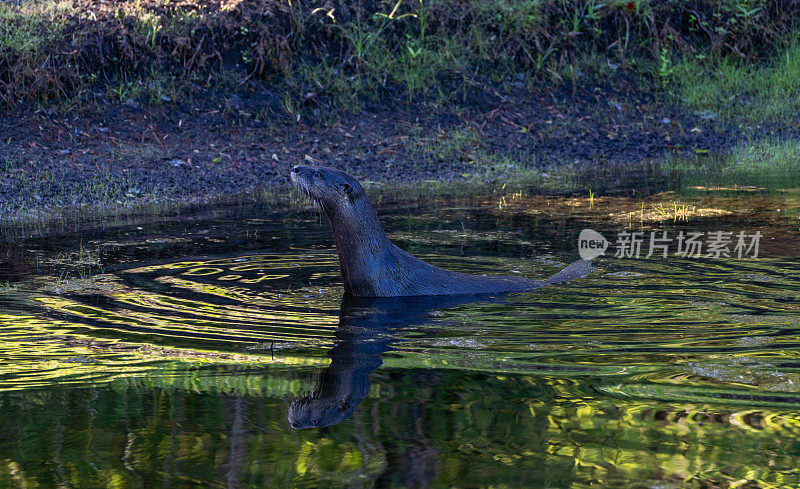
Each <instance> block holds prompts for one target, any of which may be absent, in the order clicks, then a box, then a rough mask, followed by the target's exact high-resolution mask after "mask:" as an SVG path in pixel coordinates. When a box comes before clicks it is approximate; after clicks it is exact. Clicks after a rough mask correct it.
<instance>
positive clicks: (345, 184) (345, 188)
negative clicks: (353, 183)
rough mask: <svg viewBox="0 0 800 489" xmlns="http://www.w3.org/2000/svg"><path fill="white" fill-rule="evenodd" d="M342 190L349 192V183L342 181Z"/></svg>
mask: <svg viewBox="0 0 800 489" xmlns="http://www.w3.org/2000/svg"><path fill="white" fill-rule="evenodd" d="M342 190H343V191H345V192H349V191H350V185H349V184H347V183H343V184H342Z"/></svg>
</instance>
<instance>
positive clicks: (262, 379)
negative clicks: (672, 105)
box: [0, 199, 800, 487]
mask: <svg viewBox="0 0 800 489" xmlns="http://www.w3.org/2000/svg"><path fill="white" fill-rule="evenodd" d="M547 202H550V201H544V200H531V201H525V200H524V199H523V200H520V201H517V202H507V201H503V202H501V203H502V206H498V205H493V206H485V205H478V204H475V205H473V206H470V205H466V204H464V203H459V204H458V205H456V204H453V205H450V206H449V207H448V206H446V205H440V206H439V207H437V208H435V209H423V210H422V211H420V210H419V209H417V208H410V207H409V208H404V207H395V208H393V209H391V210H390V211H387V213H386V214H385V215H384V216H383V219H384V222H385V223H386V228H387V231H388V232H389V234H390V236H391V237H392V239H394V240H395V241H396V242H398V243H399V244H400V245H401V246H402V247H403V248H405V249H408V250H411V251H413V252H414V253H415V254H419V255H421V256H423V257H424V258H425V259H426V260H429V261H431V262H433V263H435V264H437V265H439V266H443V267H446V268H450V269H454V270H459V271H465V272H472V273H505V274H513V273H519V274H522V275H525V276H530V277H534V278H537V277H546V276H549V275H551V274H552V272H553V271H554V270H557V269H559V268H560V267H562V266H563V264H564V263H566V262H569V261H572V260H573V259H574V257H575V256H574V255H575V249H574V244H573V243H574V240H575V237H576V236H577V234H578V232H579V231H580V230H581V229H582V228H584V227H592V228H594V229H596V230H598V231H600V232H602V233H604V234H606V235H607V236H611V235H613V233H614V232H616V231H617V230H619V229H620V228H621V226H620V224H619V221H618V220H615V219H616V217H615V216H618V215H619V214H621V211H620V210H619V209H618V208H613V209H611V208H607V207H603V206H605V205H607V202H605V201H602V200H601V201H599V202H596V203H595V205H596V206H598V207H599V210H594V211H592V212H591V213H587V212H585V211H582V212H583V213H581V212H578V211H575V213H572V214H570V212H571V211H569V210H564V209H580V206H579V204H580V205H584V204H585V203H584V202H578V201H575V200H573V201H567V202H565V203H563V204H564V207H559V208H558V210H557V211H556V212H555V213H548V212H547V211H546V210H547V208H548V207H547V206H548V205H553V206H556V203H554V202H550V204H548V203H547ZM495 204H496V203H495ZM717 204H718V203H717ZM752 204H753V202H752V201H750V202H748V203H745V204H744V205H746V206H751V205H752ZM701 205H702V206H703V208H711V207H712V205H711V204H708V203H703V204H698V207H700V206H701ZM759 205H761V204H759ZM764 205H766V204H764ZM501 207H502V208H501ZM718 207H722V206H721V204H720V205H719V206H718ZM781 209H782V212H781V213H780V214H779V213H777V212H774V211H773V212H772V213H770V214H767V213H766V212H765V213H764V214H749V215H739V216H737V217H736V219H734V218H732V217H729V216H728V215H726V214H720V213H718V214H715V216H717V217H715V218H713V219H707V220H703V219H697V220H695V221H693V222H689V223H676V222H674V221H670V222H667V223H660V224H658V225H657V226H656V225H653V227H654V228H657V229H661V228H662V227H663V228H665V229H667V230H669V231H677V230H681V229H684V230H688V229H700V230H713V229H718V228H719V227H725V226H738V227H734V228H733V229H732V230H738V229H739V228H741V227H744V228H747V229H748V230H751V231H752V230H755V229H759V230H762V231H763V232H764V233H765V236H768V237H769V239H768V240H767V241H765V249H764V255H763V256H761V257H759V258H758V259H755V260H737V259H730V258H721V259H710V258H703V259H683V258H679V257H670V258H669V259H663V260H662V259H656V258H651V259H647V260H645V259H638V260H636V259H621V258H620V259H616V258H612V257H607V258H603V259H601V260H600V262H599V263H598V264H597V271H596V272H595V273H593V274H591V275H590V276H589V277H586V278H584V279H581V280H578V281H574V282H570V283H566V284H560V285H558V286H553V287H545V288H542V289H539V290H536V291H534V292H531V293H524V294H511V295H508V296H504V297H502V298H486V297H484V298H481V300H475V298H474V297H468V298H467V297H444V298H442V297H428V298H417V299H402V300H398V299H394V300H372V301H369V300H367V301H364V300H360V301H359V300H353V299H351V298H344V297H343V296H342V290H341V284H340V277H339V272H338V263H337V259H336V256H335V254H334V253H333V252H332V249H331V242H330V235H329V231H328V229H327V224H326V223H325V222H324V221H322V220H321V219H320V218H319V216H318V215H316V214H303V213H298V214H296V215H291V216H288V217H287V216H286V215H275V214H269V213H265V211H264V210H263V209H250V210H247V209H237V210H233V211H232V210H230V209H223V210H220V211H219V213H218V214H217V215H216V216H215V217H213V218H209V219H207V220H203V219H197V220H192V221H190V222H186V221H180V222H179V223H178V224H175V223H169V222H160V223H155V224H152V225H149V226H142V227H143V229H136V228H135V227H123V228H114V229H110V230H105V231H103V230H97V231H95V232H94V234H91V233H90V234H87V235H84V236H80V237H71V238H69V239H67V237H63V236H62V237H52V238H46V239H38V240H31V241H29V242H25V243H23V244H22V245H21V246H19V247H18V248H17V249H15V250H11V251H9V253H8V254H7V255H5V256H8V257H11V258H12V259H13V260H16V259H17V258H19V259H20V260H22V261H19V262H14V263H10V262H9V261H6V262H5V264H4V265H3V266H0V268H2V269H3V270H4V271H3V273H5V274H6V275H4V276H5V277H7V279H6V281H7V282H9V283H8V284H5V285H3V289H2V291H0V304H1V305H2V310H0V408H1V409H2V412H3V416H2V419H0V486H3V487H5V486H12V485H21V484H22V482H24V483H25V484H27V485H28V486H30V487H35V486H39V487H52V486H63V487H68V486H81V487H109V486H120V487H154V486H163V487H197V486H213V487H219V486H226V487H264V486H270V487H271V486H281V487H287V486H289V487H297V486H311V487H428V486H437V487H439V486H441V487H444V486H448V487H450V486H478V487H490V486H491V487H500V486H504V487H656V486H658V487H682V486H687V485H688V486H692V487H733V486H742V487H770V486H772V487H793V486H798V485H800V471H798V469H797V464H796V460H795V458H796V456H797V454H798V453H800V446H798V442H797V439H798V434H800V433H798V431H799V430H798V426H800V417H798V414H797V408H798V404H800V353H799V352H800V300H798V297H800V265H799V264H798V261H797V246H796V243H797V233H798V225H797V220H796V218H797V213H796V212H795V213H792V212H793V211H791V209H789V208H788V207H787V206H786V205H784V204H783V203H782V204H781ZM787 209H789V211H790V212H786V211H787ZM726 219H727V220H726ZM624 225H625V226H627V225H629V222H628V217H626V218H625V223H624ZM623 228H624V227H623ZM70 240H71V241H70ZM15 257H16V258H15ZM13 260H12V261H13ZM0 285H2V284H0ZM293 426H294V428H296V429H293ZM300 428H311V429H300ZM20 481H22V482H20Z"/></svg>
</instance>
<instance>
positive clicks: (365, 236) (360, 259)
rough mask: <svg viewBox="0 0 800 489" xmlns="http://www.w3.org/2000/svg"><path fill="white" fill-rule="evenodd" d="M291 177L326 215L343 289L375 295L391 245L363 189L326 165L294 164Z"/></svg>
mask: <svg viewBox="0 0 800 489" xmlns="http://www.w3.org/2000/svg"><path fill="white" fill-rule="evenodd" d="M291 178H292V183H294V185H295V187H297V188H299V189H300V190H302V191H303V192H304V193H305V194H306V195H308V196H309V197H311V198H312V199H314V201H315V202H317V203H318V204H319V205H320V206H321V207H322V210H323V211H325V214H326V215H327V216H328V220H329V221H330V223H331V230H332V231H333V238H334V241H336V249H337V252H338V253H339V266H340V268H341V270H342V278H343V279H344V289H345V291H346V292H349V293H352V294H354V295H376V291H377V290H378V288H379V287H378V285H377V281H380V280H382V279H383V278H382V277H383V275H382V274H381V271H382V270H384V269H385V268H386V267H385V263H384V261H385V260H386V254H387V252H391V250H392V248H391V243H389V239H388V238H387V237H386V233H384V232H383V228H382V227H381V223H380V222H379V221H378V214H377V213H376V212H375V209H373V208H372V205H371V204H370V203H369V199H368V198H367V194H366V192H364V188H363V187H361V184H359V183H358V182H357V181H356V180H355V179H354V178H353V177H351V176H350V175H348V174H347V173H344V172H341V171H338V170H333V169H330V168H318V167H313V166H295V167H294V168H292V173H291Z"/></svg>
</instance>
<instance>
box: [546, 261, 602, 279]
mask: <svg viewBox="0 0 800 489" xmlns="http://www.w3.org/2000/svg"><path fill="white" fill-rule="evenodd" d="M592 270H594V268H592V260H578V261H575V262H572V263H570V264H569V265H567V266H566V267H564V268H563V269H562V270H561V271H560V272H558V273H556V274H555V275H553V276H552V277H550V278H548V279H547V280H546V281H545V282H546V283H548V284H560V283H561V282H566V281H567V280H572V279H576V278H582V277H585V276H587V275H589V272H591V271H592Z"/></svg>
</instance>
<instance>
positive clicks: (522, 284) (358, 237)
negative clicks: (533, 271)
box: [291, 166, 591, 297]
mask: <svg viewBox="0 0 800 489" xmlns="http://www.w3.org/2000/svg"><path fill="white" fill-rule="evenodd" d="M291 179H292V182H293V183H294V185H295V186H296V187H297V188H299V189H300V190H301V191H302V192H303V193H305V194H306V195H308V196H309V197H310V198H311V199H313V200H314V201H315V202H317V203H318V204H319V205H320V206H321V207H322V210H323V211H324V212H325V214H326V215H327V216H328V220H329V221H330V223H331V229H332V230H333V237H334V240H335V242H336V249H337V251H338V253H339V266H340V268H341V272H342V279H343V280H344V288H345V292H348V293H350V294H353V295H355V296H358V297H403V296H418V295H454V294H491V293H503V292H519V291H525V290H532V289H536V288H538V287H542V286H544V285H548V284H552V283H557V282H561V281H564V280H569V279H571V278H575V277H579V276H584V275H586V274H587V273H588V272H589V271H590V270H591V267H590V265H589V262H588V261H585V260H578V261H577V262H575V263H573V264H572V265H570V266H569V267H567V268H565V269H564V270H562V271H561V272H559V273H558V274H556V275H555V276H553V277H551V278H550V279H548V280H531V279H526V278H522V277H508V276H478V275H469V274H465V273H458V272H452V271H449V270H443V269H441V268H437V267H434V266H432V265H429V264H427V263H425V262H423V261H422V260H420V259H419V258H416V257H414V256H412V255H410V254H409V253H406V252H405V251H403V250H401V249H400V248H398V247H397V246H395V245H394V244H393V243H392V242H391V241H389V239H388V238H387V237H386V233H385V232H384V231H383V227H382V226H381V224H380V221H378V215H377V213H376V212H375V209H373V208H372V205H371V204H370V202H369V199H367V195H366V193H365V192H364V189H363V188H362V187H361V184H359V183H358V182H357V181H356V180H355V179H354V178H353V177H351V176H350V175H348V174H347V173H344V172H341V171H338V170H333V169H329V168H317V167H311V166H296V167H294V168H293V169H292V172H291Z"/></svg>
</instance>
